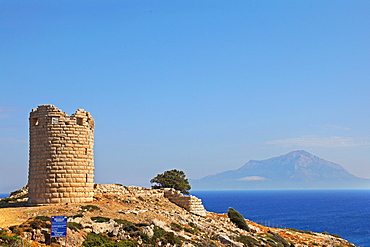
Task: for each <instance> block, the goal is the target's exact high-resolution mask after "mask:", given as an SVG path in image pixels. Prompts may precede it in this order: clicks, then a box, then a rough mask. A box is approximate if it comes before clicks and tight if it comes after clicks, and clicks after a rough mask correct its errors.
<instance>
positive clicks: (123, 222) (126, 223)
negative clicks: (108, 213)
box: [114, 219, 139, 232]
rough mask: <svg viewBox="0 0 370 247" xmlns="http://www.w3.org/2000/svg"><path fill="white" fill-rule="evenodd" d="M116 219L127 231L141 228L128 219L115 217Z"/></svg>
mask: <svg viewBox="0 0 370 247" xmlns="http://www.w3.org/2000/svg"><path fill="white" fill-rule="evenodd" d="M114 221H115V222H117V223H118V224H120V225H122V228H123V230H125V231H126V232H134V231H138V230H139V228H137V227H136V226H135V225H134V223H132V222H130V221H128V220H121V219H115V220H114Z"/></svg>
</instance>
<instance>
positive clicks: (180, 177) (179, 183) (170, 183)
mask: <svg viewBox="0 0 370 247" xmlns="http://www.w3.org/2000/svg"><path fill="white" fill-rule="evenodd" d="M150 183H152V184H154V185H152V188H153V189H161V188H173V189H175V190H179V191H181V193H184V194H189V190H190V189H191V186H190V184H189V180H188V179H187V178H186V175H185V173H184V172H183V171H179V170H176V169H173V170H170V171H165V172H164V173H161V174H158V175H157V176H155V177H154V178H153V179H151V180H150Z"/></svg>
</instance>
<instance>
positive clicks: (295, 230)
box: [287, 228, 329, 235]
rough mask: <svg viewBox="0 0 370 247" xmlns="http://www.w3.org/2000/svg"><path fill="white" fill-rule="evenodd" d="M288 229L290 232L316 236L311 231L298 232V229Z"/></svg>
mask: <svg viewBox="0 0 370 247" xmlns="http://www.w3.org/2000/svg"><path fill="white" fill-rule="evenodd" d="M287 229H288V230H290V231H293V232H300V233H305V234H310V235H316V234H315V233H313V232H311V231H302V230H297V229H294V228H287ZM328 234H329V233H328Z"/></svg>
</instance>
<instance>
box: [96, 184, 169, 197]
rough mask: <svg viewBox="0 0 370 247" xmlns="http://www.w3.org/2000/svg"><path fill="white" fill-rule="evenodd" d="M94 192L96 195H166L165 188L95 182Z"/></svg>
mask: <svg viewBox="0 0 370 247" xmlns="http://www.w3.org/2000/svg"><path fill="white" fill-rule="evenodd" d="M94 194H95V196H102V195H104V194H115V195H118V196H129V195H135V196H145V197H154V198H155V197H164V192H163V190H154V189H147V188H143V187H138V186H123V185H121V184H95V190H94Z"/></svg>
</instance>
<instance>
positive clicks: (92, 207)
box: [81, 205, 100, 212]
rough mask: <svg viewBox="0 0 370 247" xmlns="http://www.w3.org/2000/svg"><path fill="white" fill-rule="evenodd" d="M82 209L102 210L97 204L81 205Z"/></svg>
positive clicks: (90, 210) (89, 210)
mask: <svg viewBox="0 0 370 247" xmlns="http://www.w3.org/2000/svg"><path fill="white" fill-rule="evenodd" d="M81 210H82V211H88V212H93V211H96V210H100V208H99V207H98V206H95V205H86V206H81Z"/></svg>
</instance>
